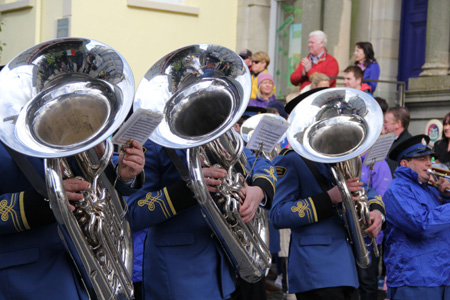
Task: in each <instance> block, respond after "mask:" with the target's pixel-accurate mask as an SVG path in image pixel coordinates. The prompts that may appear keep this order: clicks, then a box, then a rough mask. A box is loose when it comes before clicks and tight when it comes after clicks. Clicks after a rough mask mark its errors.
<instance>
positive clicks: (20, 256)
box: [0, 143, 144, 300]
mask: <svg viewBox="0 0 450 300" xmlns="http://www.w3.org/2000/svg"><path fill="white" fill-rule="evenodd" d="M136 144H137V143H136ZM135 146H136V148H129V149H127V150H126V151H127V153H128V155H126V157H125V158H124V159H123V161H122V162H121V167H120V171H119V175H120V178H121V179H119V180H118V181H117V183H116V188H117V190H118V191H120V192H122V193H127V194H129V193H130V192H131V191H134V190H133V189H131V187H130V186H129V184H127V183H125V181H128V180H130V179H132V178H133V177H134V176H135V175H136V174H138V173H139V172H140V171H141V170H142V168H143V165H144V155H143V152H142V148H141V147H140V146H139V145H138V144H137V145H135ZM28 160H29V161H30V163H31V165H32V166H33V167H34V168H35V169H36V171H37V172H38V174H39V175H40V178H41V180H42V181H44V168H43V161H42V160H41V159H38V158H31V157H30V158H28ZM0 161H1V162H2V163H1V164H0V176H1V182H2V184H1V186H0V194H1V199H0V216H1V218H0V235H1V237H0V241H1V242H0V299H2V300H3V299H14V300H29V299H49V300H60V299H65V300H67V299H69V300H72V299H74V300H75V299H76V300H78V299H89V297H88V295H87V293H86V291H85V289H84V287H83V284H82V283H81V281H80V277H79V275H78V272H77V270H76V268H75V265H74V264H73V262H72V259H71V257H70V256H69V254H68V253H66V251H65V248H64V245H63V242H62V241H61V239H60V237H59V234H58V230H57V227H58V225H57V224H56V220H55V218H54V216H53V213H52V211H51V209H50V207H49V202H48V200H46V199H44V196H42V195H41V194H39V193H38V192H36V191H35V188H34V187H33V184H32V183H31V182H30V181H29V180H28V178H27V176H26V175H25V174H24V173H23V172H22V171H21V169H20V168H19V167H18V165H17V164H16V163H15V162H14V160H13V159H12V157H11V156H10V154H9V153H8V152H7V151H6V150H5V147H4V145H3V144H1V143H0ZM110 171H111V173H112V174H111V177H114V179H115V177H116V176H115V173H114V169H112V170H110ZM111 179H112V178H111ZM114 179H112V181H114ZM88 185H89V183H88V182H85V181H81V180H78V179H66V180H64V187H65V189H66V192H67V196H68V199H69V200H71V201H77V200H80V199H81V198H82V197H83V196H82V194H80V193H78V192H80V191H84V190H86V189H87V188H88Z"/></svg>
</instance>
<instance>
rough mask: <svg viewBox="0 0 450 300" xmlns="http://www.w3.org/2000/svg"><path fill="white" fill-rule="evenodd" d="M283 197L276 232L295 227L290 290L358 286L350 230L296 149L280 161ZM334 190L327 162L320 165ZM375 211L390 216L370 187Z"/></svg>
mask: <svg viewBox="0 0 450 300" xmlns="http://www.w3.org/2000/svg"><path fill="white" fill-rule="evenodd" d="M273 163H274V165H275V166H276V169H277V173H278V182H277V193H276V195H275V198H274V201H273V207H272V210H271V211H270V221H271V222H272V224H273V225H274V226H275V228H278V229H281V228H290V229H291V243H290V249H289V251H290V252H289V262H288V263H289V265H288V280H289V284H288V286H289V292H290V293H300V292H305V291H310V290H314V289H319V288H326V287H337V286H353V287H358V275H357V271H356V263H355V259H354V256H353V253H352V249H351V245H350V244H349V243H348V242H347V239H346V229H345V227H344V225H343V222H342V218H341V217H340V216H339V215H338V214H337V212H336V210H335V208H334V207H333V205H332V203H331V199H330V198H329V196H328V194H327V193H326V192H324V191H322V189H321V187H320V185H319V184H318V183H317V181H316V179H315V177H314V175H313V173H312V172H311V170H310V169H309V167H308V166H307V165H306V163H305V162H304V160H303V158H302V157H301V156H299V155H298V154H297V153H296V152H294V151H292V150H288V151H285V152H284V153H282V155H279V156H277V157H276V158H275V159H274V161H273ZM314 164H315V165H316V166H317V168H318V170H319V172H320V173H321V174H322V175H323V176H324V178H326V180H327V182H328V189H330V188H332V185H331V182H332V178H331V173H330V170H329V167H328V166H327V165H326V164H321V163H314ZM368 197H369V199H370V201H369V203H370V208H371V209H379V210H380V211H381V212H382V213H384V204H383V202H382V200H381V197H380V196H379V195H378V194H376V192H375V191H374V190H373V189H369V191H368Z"/></svg>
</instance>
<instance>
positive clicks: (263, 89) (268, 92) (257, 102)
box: [248, 73, 276, 107]
mask: <svg viewBox="0 0 450 300" xmlns="http://www.w3.org/2000/svg"><path fill="white" fill-rule="evenodd" d="M274 87H275V84H274V82H273V77H272V75H270V74H269V73H262V74H260V75H259V76H258V92H257V93H256V98H252V99H250V101H249V102H248V106H257V107H267V105H269V103H272V102H275V101H276V99H275V95H274Z"/></svg>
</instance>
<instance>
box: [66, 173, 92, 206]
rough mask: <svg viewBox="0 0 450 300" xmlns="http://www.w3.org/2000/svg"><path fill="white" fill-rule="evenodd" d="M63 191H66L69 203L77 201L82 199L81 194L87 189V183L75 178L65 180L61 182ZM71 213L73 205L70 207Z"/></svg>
mask: <svg viewBox="0 0 450 300" xmlns="http://www.w3.org/2000/svg"><path fill="white" fill-rule="evenodd" d="M63 184H64V189H65V190H66V195H67V199H68V200H69V201H79V200H82V199H83V194H82V193H80V192H83V191H85V190H87V189H88V188H89V182H87V181H84V180H79V179H76V178H71V179H65V180H64V181H63ZM70 208H71V210H72V211H74V210H75V207H74V206H73V205H70Z"/></svg>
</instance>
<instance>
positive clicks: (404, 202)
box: [384, 135, 450, 300]
mask: <svg viewBox="0 0 450 300" xmlns="http://www.w3.org/2000/svg"><path fill="white" fill-rule="evenodd" d="M429 141H430V138H429V137H428V136H427V135H417V136H414V137H411V138H409V139H407V140H404V141H403V142H402V143H400V144H398V145H397V146H396V147H395V148H394V149H393V150H392V152H391V153H390V154H389V157H390V158H391V159H393V160H396V161H397V162H398V163H399V165H400V166H399V167H398V168H397V170H396V171H395V174H394V175H395V176H394V179H393V181H392V183H391V185H390V186H389V188H388V190H387V191H386V193H385V195H384V196H385V197H384V201H385V205H386V212H387V223H386V230H385V234H386V243H385V246H386V251H385V256H384V261H385V264H386V275H387V286H388V291H387V298H389V299H391V300H396V299H433V300H437V299H449V297H450V286H449V282H450V252H449V251H448V245H449V244H450V204H449V203H450V192H446V190H447V189H450V182H448V181H447V180H445V179H444V178H441V179H439V181H438V182H437V183H438V188H437V189H436V188H434V187H431V186H429V185H428V182H429V180H430V179H431V178H430V175H429V174H428V173H427V169H428V168H431V166H432V164H431V156H432V155H433V152H432V150H431V149H430V148H429V147H428V143H429Z"/></svg>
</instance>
